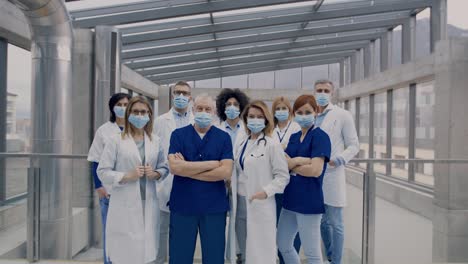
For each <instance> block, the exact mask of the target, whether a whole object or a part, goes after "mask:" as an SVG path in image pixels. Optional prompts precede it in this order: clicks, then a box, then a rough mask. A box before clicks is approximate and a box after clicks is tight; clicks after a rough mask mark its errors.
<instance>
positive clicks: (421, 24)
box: [416, 8, 431, 58]
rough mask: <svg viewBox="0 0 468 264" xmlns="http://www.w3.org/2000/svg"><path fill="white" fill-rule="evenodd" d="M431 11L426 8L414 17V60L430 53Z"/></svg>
mask: <svg viewBox="0 0 468 264" xmlns="http://www.w3.org/2000/svg"><path fill="white" fill-rule="evenodd" d="M430 14H431V9H430V8H426V9H425V10H424V11H422V12H420V13H419V14H417V15H416V19H417V21H416V47H418V48H417V49H416V58H421V57H425V56H428V55H429V54H430V53H431V52H430V49H431V41H430V38H431V23H430V20H429V17H430Z"/></svg>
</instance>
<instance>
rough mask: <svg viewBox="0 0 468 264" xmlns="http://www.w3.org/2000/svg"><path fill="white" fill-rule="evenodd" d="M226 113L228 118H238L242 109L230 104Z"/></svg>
mask: <svg viewBox="0 0 468 264" xmlns="http://www.w3.org/2000/svg"><path fill="white" fill-rule="evenodd" d="M224 113H225V114H226V117H227V118H228V119H231V120H232V119H236V118H237V117H238V116H239V114H240V111H239V108H237V107H235V106H233V105H230V106H228V107H226V110H224Z"/></svg>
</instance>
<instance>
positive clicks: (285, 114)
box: [275, 110, 289, 122]
mask: <svg viewBox="0 0 468 264" xmlns="http://www.w3.org/2000/svg"><path fill="white" fill-rule="evenodd" d="M275 117H276V119H278V121H280V122H283V121H286V120H288V118H289V111H288V110H276V111H275Z"/></svg>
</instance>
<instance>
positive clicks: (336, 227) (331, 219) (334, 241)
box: [320, 205, 344, 264]
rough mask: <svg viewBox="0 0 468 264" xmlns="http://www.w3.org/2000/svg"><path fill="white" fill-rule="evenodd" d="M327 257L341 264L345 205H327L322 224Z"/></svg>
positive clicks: (332, 261) (336, 263)
mask: <svg viewBox="0 0 468 264" xmlns="http://www.w3.org/2000/svg"><path fill="white" fill-rule="evenodd" d="M320 231H321V233H322V240H323V245H324V246H325V251H326V252H327V258H328V259H331V263H332V264H341V258H342V256H343V244H344V224H343V207H334V206H330V205H325V214H324V215H323V217H322V224H321V226H320Z"/></svg>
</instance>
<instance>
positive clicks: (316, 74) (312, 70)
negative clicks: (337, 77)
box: [302, 65, 328, 90]
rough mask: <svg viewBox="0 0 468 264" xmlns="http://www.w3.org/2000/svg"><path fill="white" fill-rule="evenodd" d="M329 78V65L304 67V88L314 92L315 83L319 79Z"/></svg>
mask: <svg viewBox="0 0 468 264" xmlns="http://www.w3.org/2000/svg"><path fill="white" fill-rule="evenodd" d="M327 76H328V65H318V66H310V67H304V68H303V69H302V88H303V89H305V90H313V89H314V83H315V81H317V80H318V79H326V78H327Z"/></svg>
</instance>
